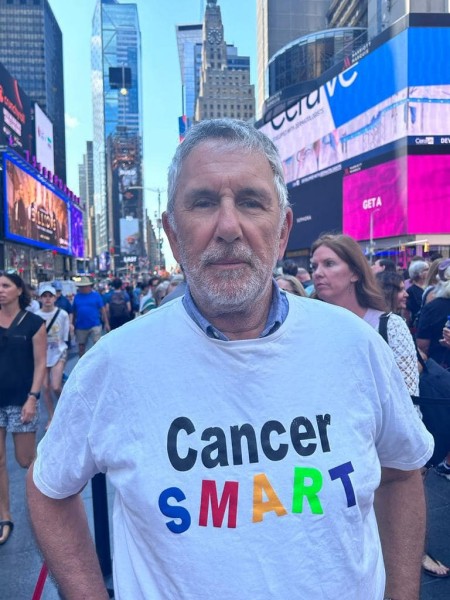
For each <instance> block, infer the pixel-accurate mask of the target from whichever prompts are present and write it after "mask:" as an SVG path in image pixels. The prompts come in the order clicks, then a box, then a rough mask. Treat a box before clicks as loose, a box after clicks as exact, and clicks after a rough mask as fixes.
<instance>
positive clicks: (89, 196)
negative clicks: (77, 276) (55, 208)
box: [78, 142, 96, 270]
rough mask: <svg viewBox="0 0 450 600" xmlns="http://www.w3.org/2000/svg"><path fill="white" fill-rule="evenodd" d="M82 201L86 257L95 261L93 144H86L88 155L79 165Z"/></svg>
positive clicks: (85, 155)
mask: <svg viewBox="0 0 450 600" xmlns="http://www.w3.org/2000/svg"><path fill="white" fill-rule="evenodd" d="M78 176H79V186H80V200H81V204H82V206H84V227H83V231H84V256H85V258H86V259H88V260H89V261H91V260H93V258H94V256H95V254H96V251H95V211H94V152H93V143H92V142H86V154H83V162H82V164H81V165H78ZM89 270H91V269H89Z"/></svg>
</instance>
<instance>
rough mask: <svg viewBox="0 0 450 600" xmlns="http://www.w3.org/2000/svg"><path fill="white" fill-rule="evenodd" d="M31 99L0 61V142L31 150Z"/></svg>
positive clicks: (22, 149) (23, 149) (17, 148)
mask: <svg viewBox="0 0 450 600" xmlns="http://www.w3.org/2000/svg"><path fill="white" fill-rule="evenodd" d="M32 141H33V135H32V128H31V101H30V99H29V98H28V96H27V95H26V94H25V92H24V91H23V90H22V88H21V87H20V85H19V84H18V82H17V79H14V77H12V76H11V75H10V74H9V72H8V71H7V70H6V69H5V67H4V66H3V65H2V64H1V63H0V144H3V145H5V146H10V147H12V148H15V149H16V150H19V151H20V152H24V151H25V150H28V152H31V150H32Z"/></svg>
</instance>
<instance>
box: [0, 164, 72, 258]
mask: <svg viewBox="0 0 450 600" xmlns="http://www.w3.org/2000/svg"><path fill="white" fill-rule="evenodd" d="M3 165H4V174H5V177H4V202H5V211H4V213H5V236H6V238H7V239H10V240H14V241H18V242H24V243H26V244H31V245H33V246H38V247H41V248H48V249H53V248H55V249H57V250H59V251H61V252H64V253H66V254H68V253H69V218H68V206H67V202H66V201H65V200H64V199H63V198H62V197H60V196H59V195H58V194H56V193H55V191H54V189H52V187H51V185H50V184H46V183H44V182H43V181H40V180H38V179H37V178H35V177H33V175H32V174H31V173H29V172H28V171H26V170H25V169H23V168H22V167H20V166H19V165H18V164H16V163H15V162H14V161H13V160H12V159H11V158H10V157H8V156H7V155H6V154H4V162H3Z"/></svg>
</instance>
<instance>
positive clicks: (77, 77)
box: [49, 0, 257, 262]
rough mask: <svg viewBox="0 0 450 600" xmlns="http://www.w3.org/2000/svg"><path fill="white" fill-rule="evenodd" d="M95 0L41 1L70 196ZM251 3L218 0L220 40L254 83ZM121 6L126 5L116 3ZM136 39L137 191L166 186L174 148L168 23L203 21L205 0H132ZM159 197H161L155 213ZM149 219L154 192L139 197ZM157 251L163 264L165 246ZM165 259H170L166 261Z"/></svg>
mask: <svg viewBox="0 0 450 600" xmlns="http://www.w3.org/2000/svg"><path fill="white" fill-rule="evenodd" d="M96 1H97V0H77V1H76V2H73V1H68V0H49V3H50V6H51V7H52V10H53V13H54V15H55V17H56V20H57V21H58V24H59V26H60V28H61V31H62V35H63V53H64V101H65V113H66V159H67V185H68V186H69V188H70V189H72V190H74V191H75V192H77V191H78V188H79V185H78V165H79V164H81V163H82V157H83V154H84V153H85V151H86V141H87V140H92V135H93V127H92V118H93V117H92V101H91V78H90V68H91V67H90V37H91V28H92V17H93V14H94V8H95V5H96ZM256 1H257V0H218V5H219V6H220V8H221V13H222V21H223V26H224V36H225V41H226V42H227V43H228V44H234V45H235V46H237V48H238V51H239V54H240V55H243V56H250V59H251V81H252V83H254V84H256ZM120 3H121V4H131V2H126V1H122V2H120ZM133 4H136V5H137V7H138V14H139V23H140V28H141V41H142V80H143V81H142V90H143V102H142V105H143V132H144V133H143V135H144V186H145V187H149V188H160V189H164V190H165V189H166V188H167V184H166V174H167V168H168V166H169V163H170V160H171V158H172V156H173V154H174V152H175V149H176V147H177V144H178V117H179V116H180V115H181V114H182V105H181V77H180V66H179V60H178V49H177V42H176V35H175V25H185V24H192V23H199V22H201V21H203V13H202V7H203V9H204V7H205V5H206V0H136V1H135V2H133ZM165 201H166V197H165V194H163V195H162V208H163V207H164V206H165ZM146 206H147V208H148V210H149V215H150V216H151V215H153V214H154V212H155V210H156V209H157V194H156V193H152V192H148V191H147V192H146ZM163 251H164V253H165V254H166V256H167V259H168V261H169V262H170V260H171V257H170V256H169V254H170V251H169V247H168V244H167V241H165V242H164V246H163ZM172 261H173V259H172Z"/></svg>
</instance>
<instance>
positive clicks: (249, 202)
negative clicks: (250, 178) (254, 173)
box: [239, 198, 262, 208]
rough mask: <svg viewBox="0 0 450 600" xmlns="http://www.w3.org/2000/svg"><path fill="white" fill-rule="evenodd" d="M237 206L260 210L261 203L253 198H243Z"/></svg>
mask: <svg viewBox="0 0 450 600" xmlns="http://www.w3.org/2000/svg"><path fill="white" fill-rule="evenodd" d="M239 204H240V205H241V206H243V207H245V208H262V204H261V202H260V201H259V200H255V199H254V198H245V199H243V200H240V202H239Z"/></svg>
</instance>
